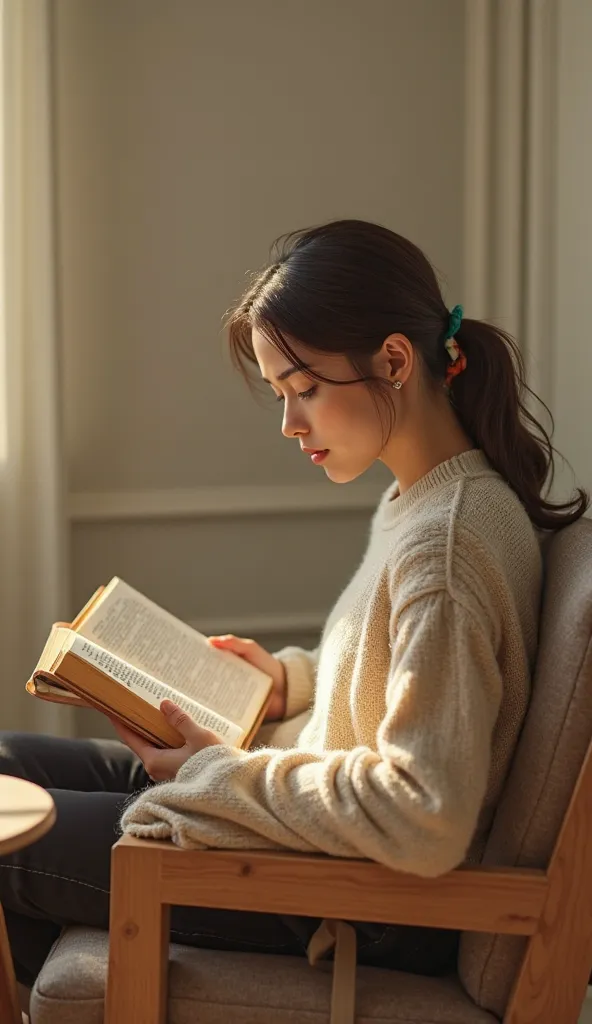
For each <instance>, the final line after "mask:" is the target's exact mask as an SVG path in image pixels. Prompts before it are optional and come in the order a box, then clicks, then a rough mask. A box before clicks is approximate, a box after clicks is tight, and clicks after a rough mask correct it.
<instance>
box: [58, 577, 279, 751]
mask: <svg viewBox="0 0 592 1024" xmlns="http://www.w3.org/2000/svg"><path fill="white" fill-rule="evenodd" d="M78 632H79V635H80V636H83V637H86V639H88V640H91V641H93V642H94V643H96V644H98V645H99V646H100V647H103V648H106V649H107V650H108V651H110V652H111V653H112V654H114V655H116V656H117V657H119V658H122V659H123V660H124V661H127V662H129V663H131V664H132V665H134V666H136V667H137V668H138V669H140V670H141V671H143V672H147V673H148V674H149V675H151V676H153V677H154V678H155V679H158V680H161V681H162V682H163V683H167V684H168V685H169V686H173V687H174V688H175V689H176V690H177V691H178V692H179V693H182V694H184V695H185V696H186V697H189V698H190V699H191V700H197V701H198V702H199V703H201V704H204V705H206V706H207V707H208V708H211V709H212V710H213V711H215V712H217V713H218V714H219V715H222V716H223V717H225V718H228V719H229V720H230V721H232V722H236V723H237V724H238V725H240V726H241V728H242V729H243V730H244V731H248V729H249V727H250V725H251V723H252V722H253V721H254V720H255V718H256V717H257V715H258V713H259V710H260V708H261V705H262V703H263V701H264V699H265V697H266V696H267V693H268V691H269V687H270V679H269V676H267V675H265V673H263V672H260V671H259V670H258V669H256V668H253V666H252V665H248V664H247V663H246V662H245V661H243V660H242V658H239V657H238V656H237V655H235V654H231V653H230V652H227V651H217V650H215V649H214V648H213V647H211V646H210V644H209V643H208V641H207V639H206V638H205V637H204V636H203V635H202V634H201V633H198V632H197V630H195V629H192V628H191V626H188V625H187V624H186V623H184V622H181V621H180V620H179V619H177V618H175V616H174V615H171V613H170V612H167V611H165V610H164V609H163V608H159V606H158V605H157V604H154V602H153V601H150V600H149V599H148V598H147V597H144V595H143V594H140V593H138V591H136V590H134V589H133V587H130V586H129V585H128V584H127V583H124V582H123V580H119V579H115V580H113V581H112V583H110V584H109V586H108V587H107V589H106V591H105V593H104V595H103V598H102V599H101V600H100V601H99V603H98V605H97V607H96V608H95V609H94V610H93V611H92V612H91V614H90V615H89V616H88V618H87V619H86V621H85V622H83V624H82V626H81V627H80V629H79V630H78Z"/></svg>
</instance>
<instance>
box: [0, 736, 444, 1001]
mask: <svg viewBox="0 0 592 1024" xmlns="http://www.w3.org/2000/svg"><path fill="white" fill-rule="evenodd" d="M0 774H4V775H13V776H17V777H18V778H22V779H28V780H29V781H30V782H35V783H37V785H40V786H42V787H43V788H44V789H47V790H48V791H49V792H50V793H51V795H52V797H53V799H54V801H55V805H56V809H57V820H56V823H55V825H54V826H53V828H52V829H51V830H50V831H49V832H48V833H47V835H45V836H44V837H43V838H42V839H40V840H38V842H36V843H34V844H33V845H32V846H28V847H26V848H25V849H23V850H21V851H19V852H18V853H14V854H12V855H10V856H8V857H0V904H1V905H2V907H3V909H4V914H5V917H6V927H7V931H8V937H9V941H10V946H11V949H12V953H13V957H14V961H15V970H16V974H17V977H18V979H19V981H21V982H22V983H23V984H25V985H31V984H32V983H33V981H34V979H35V977H36V976H37V974H38V973H39V971H40V969H41V967H42V965H43V963H44V961H45V959H46V957H47V955H48V953H49V950H50V948H51V946H52V944H53V942H54V941H55V940H56V938H57V937H58V935H59V933H60V931H61V929H62V927H63V926H65V925H68V924H82V925H90V926H92V927H96V928H105V929H107V928H108V927H109V871H110V853H111V847H112V845H113V843H114V842H115V841H116V840H117V838H118V836H119V835H120V834H121V833H120V829H119V819H120V816H121V813H122V811H123V808H124V806H125V803H126V801H128V800H129V799H130V798H131V797H133V794H134V793H137V792H139V791H140V790H141V789H144V788H145V787H146V786H149V785H151V784H152V783H151V781H150V779H149V778H148V776H147V775H146V772H145V771H144V768H143V765H142V763H141V761H140V760H139V759H138V758H137V757H136V756H135V754H133V753H132V752H131V751H130V750H128V748H127V747H125V746H124V745H123V744H122V743H119V742H118V741H115V740H65V739H58V738H55V737H51V736H37V735H28V734H21V733H1V732H0ZM318 923H319V921H318V920H317V919H315V918H303V917H301V918H287V917H286V918H283V917H280V916H278V915H275V914H258V913H252V912H249V911H233V910H213V909H206V908H201V907H173V908H172V911H171V939H172V940H173V941H177V942H181V943H184V944H185V945H190V946H202V947H207V948H214V949H229V950H243V951H250V952H262V953H265V952H268V953H286V954H292V955H304V954H305V952H306V944H307V942H308V939H309V938H310V936H311V935H312V933H313V932H314V930H315V928H316V927H317V925H318ZM356 930H357V931H358V943H359V944H358V949H359V957H358V959H359V961H360V963H369V964H375V965H378V966H388V967H393V968H397V969H398V970H408V971H413V972H414V973H419V974H441V973H445V972H446V971H448V970H450V969H453V968H454V965H455V962H456V953H457V943H458V936H457V934H456V933H454V932H449V931H437V930H433V929H430V930H428V929H420V928H407V927H405V928H403V927H390V926H385V925H374V924H356Z"/></svg>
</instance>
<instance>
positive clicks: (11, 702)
mask: <svg viewBox="0 0 592 1024" xmlns="http://www.w3.org/2000/svg"><path fill="white" fill-rule="evenodd" d="M50 2H51V0H1V32H2V40H1V44H2V45H1V56H0V60H1V63H2V68H1V79H0V89H1V95H0V118H1V132H0V138H1V142H0V145H1V149H2V151H1V153H0V222H1V232H2V234H1V239H0V729H17V728H18V729H26V730H31V731H37V732H51V733H54V734H66V735H67V734H69V733H70V731H71V712H70V710H69V709H67V708H66V709H63V708H57V707H56V706H55V705H52V704H48V703H47V702H46V701H39V700H36V699H35V698H33V697H30V696H29V695H28V694H26V693H25V691H24V683H25V682H26V679H27V677H28V675H29V674H30V671H31V668H32V667H33V666H34V664H35V662H36V660H37V657H38V654H39V652H40V650H41V647H42V646H43V643H44V641H45V638H46V635H47V632H48V630H49V628H50V626H51V623H52V622H53V621H54V620H56V619H61V618H64V617H66V616H67V614H68V612H69V602H68V594H67V578H68V570H67V524H66V516H65V503H64V473H63V465H62V450H63V445H62V440H61V422H60V421H61V401H60V383H61V382H60V369H59V352H58V338H57V316H56V280H55V274H56V253H55V231H54V223H53V212H54V211H53V205H54V166H53V164H54V160H53V153H52V141H53V133H52V123H51V113H52V104H51V33H50Z"/></svg>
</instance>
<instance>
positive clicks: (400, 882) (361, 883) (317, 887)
mask: <svg viewBox="0 0 592 1024" xmlns="http://www.w3.org/2000/svg"><path fill="white" fill-rule="evenodd" d="M138 873H140V874H141V875H142V877H144V878H145V879H146V891H145V894H144V899H145V900H148V901H151V902H154V903H155V904H158V903H159V904H162V905H173V906H175V905H178V906H194V907H195V906H200V907H218V908H223V909H231V910H251V911H266V912H269V913H276V914H297V915H304V916H309V917H328V918H340V919H343V920H350V921H381V922H384V923H387V924H407V925H423V926H425V927H433V928H453V929H458V930H460V931H483V932H492V933H505V934H515V935H531V934H533V933H534V931H535V930H536V927H537V923H538V920H539V917H540V914H541V911H542V908H543V905H544V902H545V898H546V894H547V876H546V873H545V872H544V871H537V870H532V869H518V868H489V867H476V868H459V869H457V870H456V871H452V872H450V873H449V874H446V875H443V876H441V877H439V878H419V877H417V876H415V875H409V874H403V873H401V872H397V871H392V870H391V869H390V868H386V867H384V866H383V865H381V864H375V863H373V862H372V861H367V860H346V859H342V858H336V857H328V856H324V855H321V854H319V855H309V854H300V853H289V852H286V853H283V852H282V853H280V852H278V853H275V852H274V853H269V852H259V851H253V850H211V849H210V850H182V849H179V847H176V846H174V844H173V843H171V842H157V841H155V840H142V839H136V838H134V837H133V836H129V835H125V836H123V837H122V838H121V839H120V840H119V841H118V842H117V843H116V844H115V846H114V847H113V852H112V891H113V892H114V894H115V895H114V899H115V900H116V899H117V892H120V893H121V892H122V890H124V889H126V887H127V888H129V885H130V882H131V880H132V878H137V877H138Z"/></svg>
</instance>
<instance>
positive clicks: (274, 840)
mask: <svg viewBox="0 0 592 1024" xmlns="http://www.w3.org/2000/svg"><path fill="white" fill-rule="evenodd" d="M229 331H230V345H231V351H232V353H233V355H234V357H235V360H236V362H237V364H238V365H239V366H241V367H242V368H243V369H244V368H245V367H246V366H247V365H248V364H249V362H250V363H252V364H253V365H255V366H257V367H258V370H259V373H260V375H261V377H262V378H263V379H264V380H265V381H266V382H267V383H268V385H269V386H270V387H271V388H272V389H273V391H274V392H275V394H276V396H277V399H278V401H281V402H283V403H284V408H283V423H282V431H283V433H284V435H285V436H286V437H288V438H293V439H294V440H295V441H297V442H298V443H299V445H300V446H301V448H302V450H303V452H304V453H306V454H307V457H310V458H312V461H313V462H314V463H315V464H317V465H319V466H320V467H322V470H323V471H324V472H325V474H326V475H327V476H328V478H329V479H330V480H331V481H333V482H334V483H338V484H345V483H349V482H350V481H351V480H354V479H355V478H356V477H358V476H359V475H360V474H361V473H363V472H364V471H365V470H366V469H368V468H369V466H371V465H372V463H373V462H374V461H375V460H376V459H380V461H382V462H383V463H384V464H385V465H386V466H387V467H388V469H389V470H391V471H392V474H393V476H394V477H395V478H396V483H394V484H393V485H391V486H389V487H388V488H387V490H386V492H385V493H384V495H383V497H382V499H381V501H380V503H379V505H378V508H377V510H376V513H375V515H374V518H373V522H372V528H371V533H370V538H369V544H368V549H367V551H366V554H365V556H364V559H363V561H362V563H361V565H360V566H359V568H358V569H357V571H356V573H355V574H354V577H353V578H352V580H351V582H350V583H349V585H348V586H347V588H346V589H345V590H344V592H343V593H342V594H341V596H340V597H339V599H338V601H337V603H336V605H335V607H334V608H333V611H332V612H331V614H330V616H329V618H328V620H327V623H326V626H325V629H324V631H323V636H322V638H321V642H320V644H319V647H318V648H317V650H316V651H313V652H308V651H303V650H301V649H298V648H293V647H289V648H285V649H284V650H283V651H280V652H279V653H278V654H277V655H276V656H273V655H271V654H269V653H268V652H266V651H264V650H263V649H262V648H261V647H260V646H259V645H258V644H256V643H254V642H253V641H249V640H243V639H239V638H236V637H233V636H226V637H217V638H211V642H212V643H214V644H215V645H217V646H219V647H221V648H225V649H230V650H233V651H235V652H236V653H238V654H239V655H241V656H242V657H244V658H246V659H247V660H248V661H250V662H252V663H253V664H255V665H257V666H259V667H260V668H262V669H264V670H265V671H267V672H269V674H270V675H271V676H272V678H273V680H274V695H273V700H272V704H271V706H270V710H269V712H268V719H269V720H278V719H282V720H283V721H282V724H280V725H279V726H278V727H277V729H276V732H275V735H274V736H272V738H271V740H269V744H273V745H269V744H268V745H267V746H259V747H256V748H255V749H253V750H252V751H250V752H245V751H241V750H237V749H232V748H229V747H226V746H224V745H222V744H221V743H219V742H218V741H217V740H216V737H215V736H213V735H212V734H211V733H207V732H205V731H203V730H201V729H200V728H199V727H198V726H197V725H195V723H193V722H191V720H189V719H188V718H187V716H186V715H184V714H182V712H181V711H180V710H179V709H178V708H175V706H174V705H171V704H169V703H168V702H164V703H163V707H162V711H163V713H164V714H165V715H167V716H168V717H169V718H170V720H171V721H172V722H173V723H174V724H175V725H176V726H177V727H178V728H179V730H180V731H181V732H182V734H183V735H184V737H185V738H186V743H185V746H184V747H183V748H181V749H180V750H174V751H159V750H157V749H155V748H153V747H151V746H150V745H149V744H147V743H145V742H144V741H143V740H141V739H139V738H138V737H137V736H135V735H134V734H133V733H131V732H130V731H129V730H126V729H124V728H122V727H120V726H117V729H118V732H119V735H120V737H121V739H122V740H123V741H124V744H123V745H122V744H117V743H107V742H103V743H101V742H96V743H94V742H87V741H67V740H57V739H50V738H47V737H45V738H43V737H41V738H39V737H31V736H26V737H25V736H6V737H5V738H4V741H3V743H2V759H1V763H0V771H3V772H8V773H11V774H14V775H20V776H23V777H25V778H30V779H32V780H33V781H35V782H38V783H40V784H41V785H44V786H46V787H48V788H49V789H50V790H51V792H52V794H53V796H54V799H55V800H56V804H57V808H58V819H57V824H56V826H55V828H54V829H53V831H52V832H50V833H49V834H48V835H47V836H46V837H45V838H44V839H42V840H41V841H39V842H38V843H37V844H35V845H34V846H32V847H30V848H28V849H26V850H24V851H23V852H21V853H19V854H15V855H13V856H12V857H8V858H5V859H4V860H3V861H1V862H0V868H1V870H0V901H1V902H2V904H3V905H4V907H5V909H6V916H7V924H8V929H9V935H10V941H11V944H12V948H13V951H14V956H15V960H16V964H17V971H18V974H19V977H20V979H21V980H23V981H25V982H26V983H30V982H31V981H32V980H33V978H34V976H35V974H36V973H37V971H38V970H39V968H40V966H41V964H42V962H43V959H44V958H45V956H46V955H47V952H48V949H49V946H50V944H51V942H52V940H53V939H54V938H55V937H56V935H57V934H58V932H59V928H60V926H61V925H63V924H67V923H70V922H79V923H83V924H91V925H98V926H100V927H106V925H107V920H108V890H109V852H110V847H111V845H112V843H113V841H114V839H115V838H116V835H117V833H118V829H119V820H120V816H121V811H122V808H123V804H124V803H127V808H126V810H125V813H124V814H123V819H122V821H123V827H124V828H125V829H126V830H128V831H130V832H132V833H134V834H135V835H139V836H151V837H157V838H162V837H167V836H171V837H172V838H173V839H174V840H175V842H177V843H180V844H182V845H184V846H195V847H203V846H206V847H208V846H212V847H233V848H236V847H244V848H265V849H282V848H288V849H292V850H301V851H307V852H308V851H323V852H326V853H329V854H332V855H335V856H344V857H347V856H354V857H368V858H371V859H374V860H376V861H380V862H382V863H383V864H386V865H388V866H390V867H392V868H395V869H398V870H403V871H408V872H412V873H416V874H420V875H425V876H434V875H438V874H441V873H443V872H446V871H449V870H451V869H452V868H454V867H455V866H457V865H458V864H460V863H462V862H465V861H467V860H468V861H470V860H474V859H476V858H478V857H479V855H480V852H481V850H482V846H483V841H484V837H485V835H486V833H487V829H488V827H489V824H490V822H491V818H492V814H493V811H494V808H495V804H496V801H497V799H498V796H499V793H500V789H501V787H502V785H503V781H504V777H505V775H506V772H507V769H508V765H509V763H510V759H511V757H512V752H513V750H514V746H515V743H516V739H517V736H518V733H519V731H520V727H521V724H522V721H523V718H524V714H525V710H526V707H527V703H528V697H529V685H530V673H531V669H532V665H533V660H534V656H535V648H536V639H537V621H538V612H539V602H540V595H541V576H542V572H541V555H540V549H539V533H540V532H541V531H543V532H546V531H552V530H558V529H560V528H562V527H564V526H566V525H567V524H568V523H572V522H574V521H575V520H576V519H577V518H578V517H579V516H580V515H582V513H583V512H584V510H585V508H586V504H587V497H586V495H585V494H584V493H583V492H581V491H580V492H579V493H578V495H577V496H576V497H575V498H574V499H573V501H571V502H567V503H565V504H556V505H554V504H552V503H550V502H549V501H547V500H546V499H545V498H544V497H543V496H542V492H543V489H544V487H545V483H546V481H548V479H549V473H550V471H551V470H552V465H553V459H552V454H553V453H552V448H551V443H550V440H549V437H548V436H547V434H546V433H545V431H544V429H543V428H542V427H541V426H540V425H539V424H538V423H537V422H536V421H535V420H534V419H533V417H532V415H531V414H530V413H529V412H528V411H527V410H526V408H525V407H524V405H523V403H522V399H523V395H524V391H525V385H524V381H523V377H522V367H521V362H520V359H519V356H518V353H517V351H516V349H515V347H514V345H513V343H512V342H511V340H510V338H509V337H507V335H505V334H504V333H503V332H502V331H499V330H497V329H496V328H494V327H492V326H490V325H489V324H485V323H481V322H478V321H474V320H467V319H463V316H462V309H461V307H460V306H456V307H455V308H454V309H453V310H452V313H449V312H448V310H447V308H446V306H445V304H444V301H443V299H442V296H441V293H440V289H439V286H438V283H437V280H436V276H435V274H434V271H433V270H432V268H431V266H430V264H429V263H428V261H427V260H426V258H425V257H424V255H423V254H422V253H421V252H420V251H419V249H417V248H416V247H415V246H414V245H412V244H411V243H410V242H408V241H407V240H406V239H404V238H402V237H400V236H399V235H396V234H394V233H393V232H391V231H388V230H387V229H385V228H382V227H379V226H376V225H373V224H368V223H365V222H362V221H341V222H336V223H330V224H327V225H325V226H323V227H320V228H316V229H313V230H309V231H303V232H298V233H296V234H294V235H291V236H288V238H287V239H284V240H283V242H282V245H281V248H280V249H279V251H278V252H277V255H276V256H275V258H274V259H273V261H272V263H271V265H270V266H269V267H268V268H267V269H266V270H265V271H263V272H262V273H261V274H260V275H259V276H258V277H257V278H256V279H255V280H254V282H253V284H252V286H251V287H250V289H249V291H248V292H247V294H246V295H245V296H244V298H243V299H242V301H241V302H240V304H239V305H238V307H237V308H236V309H235V311H234V312H233V314H232V316H231V318H230V323H229ZM303 557H304V558H305V557H306V553H303ZM314 575H315V567H314V566H312V565H311V567H310V577H311V581H314ZM286 582H287V584H288V585H289V581H286ZM302 726H303V727H302ZM266 728H267V729H268V731H269V727H266ZM151 780H154V781H157V782H163V783H164V784H163V785H158V786H154V785H152V784H151ZM167 780H170V781H167ZM130 797H131V802H130ZM317 924H318V922H316V921H313V920H312V919H302V918H290V919H288V918H279V917H275V916H274V915H249V914H244V913H239V912H237V913H231V912H226V911H213V910H201V909H188V908H185V909H184V908H176V909H175V910H174V911H173V922H172V931H173V938H177V939H180V940H181V941H184V942H186V943H193V944H195V945H210V946H218V947H221V948H235V949H236V948H240V949H261V950H265V949H267V950H273V951H276V952H277V951H280V952H288V953H298V952H303V951H304V949H305V946H306V942H307V941H308V939H309V938H310V935H311V934H312V932H313V931H314V929H315V927H316V925H317ZM356 927H357V930H358V933H359V958H360V960H361V961H363V962H367V963H375V964H384V965H387V966H390V967H398V968H399V969H404V970H412V971H416V972H419V973H426V974H429V973H438V972H441V971H445V970H447V969H449V968H450V966H451V965H452V963H453V961H454V957H455V951H456V942H457V936H456V935H455V934H454V933H451V932H446V931H442V932H436V931H430V930H424V929H409V928H400V927H385V926H383V925H360V924H358V925H357V926H356ZM245 935H248V936H249V939H248V940H247V939H245V938H244V937H243V936H245Z"/></svg>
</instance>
